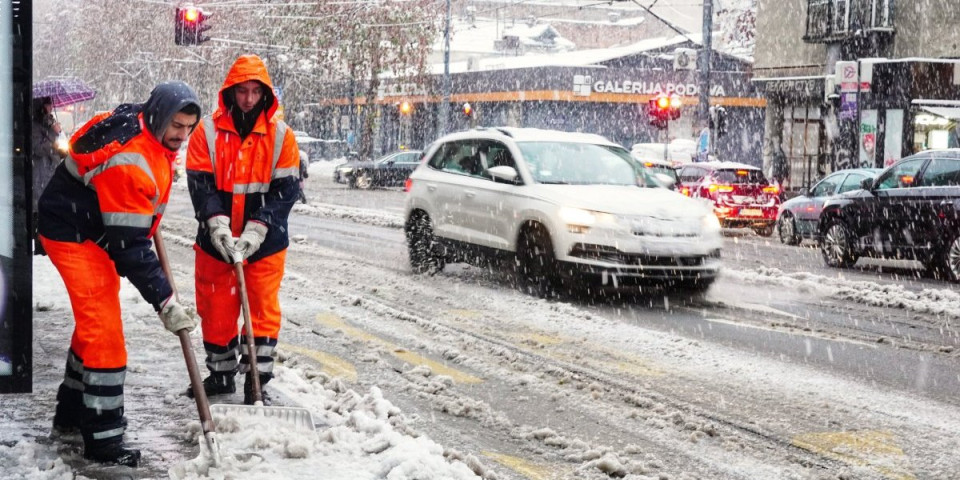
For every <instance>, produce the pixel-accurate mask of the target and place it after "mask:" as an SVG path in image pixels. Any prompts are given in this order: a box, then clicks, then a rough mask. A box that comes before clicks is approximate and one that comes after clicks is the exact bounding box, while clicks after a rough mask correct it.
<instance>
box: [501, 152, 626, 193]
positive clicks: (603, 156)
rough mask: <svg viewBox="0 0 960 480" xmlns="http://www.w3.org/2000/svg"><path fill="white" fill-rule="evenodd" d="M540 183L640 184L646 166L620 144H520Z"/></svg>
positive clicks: (529, 166) (535, 178)
mask: <svg viewBox="0 0 960 480" xmlns="http://www.w3.org/2000/svg"><path fill="white" fill-rule="evenodd" d="M517 147H518V148H520V152H521V153H522V154H523V159H524V160H525V161H526V162H527V166H528V168H529V170H530V174H531V175H532V176H533V179H534V180H536V181H537V182H539V183H548V184H573V185H639V176H641V175H642V172H643V169H642V168H641V167H640V166H639V165H637V163H636V161H635V160H634V159H633V157H631V156H630V152H627V151H626V150H624V149H623V148H621V147H614V146H608V145H596V144H592V143H579V142H549V141H543V142H520V143H517Z"/></svg>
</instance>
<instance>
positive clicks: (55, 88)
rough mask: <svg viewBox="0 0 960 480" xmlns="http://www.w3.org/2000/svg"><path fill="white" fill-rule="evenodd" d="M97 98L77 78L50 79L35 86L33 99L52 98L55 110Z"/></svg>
mask: <svg viewBox="0 0 960 480" xmlns="http://www.w3.org/2000/svg"><path fill="white" fill-rule="evenodd" d="M96 96H97V92H95V91H93V89H92V88H90V87H89V86H88V85H87V84H86V83H83V80H80V79H79V78H76V77H55V78H48V79H45V80H41V81H39V82H37V83H34V84H33V98H43V97H50V98H51V99H52V100H53V107H54V108H59V107H63V106H66V105H72V104H74V103H78V102H84V101H87V100H92V99H93V97H96Z"/></svg>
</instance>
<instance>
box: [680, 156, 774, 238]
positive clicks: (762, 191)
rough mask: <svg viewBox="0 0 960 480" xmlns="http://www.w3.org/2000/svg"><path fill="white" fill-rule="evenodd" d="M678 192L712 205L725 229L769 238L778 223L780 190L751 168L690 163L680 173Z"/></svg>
mask: <svg viewBox="0 0 960 480" xmlns="http://www.w3.org/2000/svg"><path fill="white" fill-rule="evenodd" d="M677 190H678V191H680V192H681V193H683V194H684V195H688V196H690V197H693V198H703V199H705V200H709V201H710V202H712V203H713V212H714V213H715V214H716V215H717V218H719V219H720V224H721V225H722V226H724V227H731V228H738V227H749V228H752V229H753V231H755V232H757V235H761V236H764V237H769V236H770V235H771V234H773V230H774V228H775V226H776V222H777V210H778V209H779V207H780V187H778V186H777V185H773V184H771V183H770V182H768V181H767V178H766V177H764V176H763V172H762V171H761V170H760V169H759V168H757V167H754V166H752V165H746V164H742V163H735V162H704V163H689V164H686V165H684V166H683V167H682V168H681V169H680V184H679V186H678V188H677Z"/></svg>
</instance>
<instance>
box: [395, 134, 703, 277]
mask: <svg viewBox="0 0 960 480" xmlns="http://www.w3.org/2000/svg"><path fill="white" fill-rule="evenodd" d="M424 157H425V158H426V159H427V160H426V161H425V162H424V163H422V164H421V165H420V166H419V167H418V168H417V169H416V170H415V171H414V172H413V174H411V175H410V178H409V179H408V180H407V185H406V190H407V191H408V192H409V193H408V196H407V201H406V228H405V230H406V236H407V244H408V247H409V254H410V264H411V265H412V267H413V270H414V271H415V272H417V273H424V272H429V273H436V272H439V271H440V270H442V269H443V267H444V265H445V264H446V263H447V262H454V261H466V262H469V263H474V264H483V262H485V261H487V260H489V259H490V258H505V259H509V260H511V261H512V263H513V264H514V265H516V266H517V267H518V268H517V272H518V274H519V275H520V277H521V278H522V279H523V280H526V281H527V282H528V283H529V284H530V285H531V286H533V287H535V291H536V292H537V293H538V294H540V295H550V294H553V293H555V292H558V291H561V288H564V289H567V290H572V289H573V288H583V287H586V288H589V284H590V283H592V284H594V285H603V286H608V287H623V286H627V285H635V284H638V283H639V282H640V281H643V280H655V281H658V282H660V283H668V284H670V285H675V286H680V287H684V288H692V289H697V290H705V289H706V288H707V287H709V285H710V284H711V283H712V282H713V280H714V279H715V278H716V275H717V272H718V271H719V269H720V248H721V245H722V239H721V236H720V223H719V222H718V221H717V217H716V216H715V215H713V212H711V211H710V210H709V209H708V208H706V207H705V206H704V205H702V204H701V203H700V202H698V201H696V200H693V199H690V198H687V197H685V196H683V195H681V194H679V193H677V192H673V191H670V190H668V189H666V188H662V187H661V184H660V183H659V182H656V181H654V180H653V179H652V178H651V177H650V174H649V173H647V172H646V171H645V169H644V168H643V167H642V166H641V165H640V164H639V163H638V162H637V161H636V160H635V159H633V158H632V157H631V156H630V152H628V151H627V150H625V149H624V148H623V147H621V146H619V145H616V144H614V143H612V142H610V141H609V140H607V139H605V138H603V137H600V136H597V135H588V134H580V133H569V132H558V131H551V130H539V129H528V128H505V127H504V128H488V129H477V130H471V131H467V132H460V133H454V134H450V135H447V136H445V137H443V138H441V139H439V140H438V141H436V142H434V144H433V145H432V146H431V147H430V148H429V150H427V152H426V155H425V156H424ZM664 281H666V282H664Z"/></svg>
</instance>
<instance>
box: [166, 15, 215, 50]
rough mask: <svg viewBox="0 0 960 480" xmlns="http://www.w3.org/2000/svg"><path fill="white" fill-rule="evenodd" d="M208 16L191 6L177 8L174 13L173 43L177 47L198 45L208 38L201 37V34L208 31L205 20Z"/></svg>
mask: <svg viewBox="0 0 960 480" xmlns="http://www.w3.org/2000/svg"><path fill="white" fill-rule="evenodd" d="M210 16H211V15H210V14H209V13H206V12H204V11H203V10H202V9H200V8H197V7H195V6H193V5H184V6H182V7H177V10H176V12H175V13H174V37H173V41H174V43H176V44H177V45H199V44H201V43H203V42H205V41H207V40H210V37H207V36H205V35H203V32H205V31H207V30H210V28H211V27H210V25H207V20H208V19H209V18H210Z"/></svg>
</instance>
